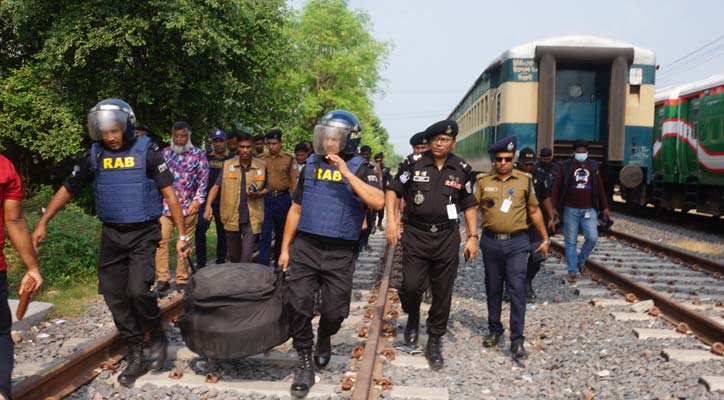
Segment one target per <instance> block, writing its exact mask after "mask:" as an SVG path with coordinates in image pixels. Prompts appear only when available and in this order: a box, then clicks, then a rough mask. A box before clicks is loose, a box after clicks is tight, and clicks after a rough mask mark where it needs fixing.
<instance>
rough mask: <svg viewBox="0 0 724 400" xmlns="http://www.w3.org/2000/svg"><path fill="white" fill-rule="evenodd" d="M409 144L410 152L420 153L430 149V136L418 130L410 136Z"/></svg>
mask: <svg viewBox="0 0 724 400" xmlns="http://www.w3.org/2000/svg"><path fill="white" fill-rule="evenodd" d="M410 146H412V154H421V153H424V152H426V151H428V150H430V138H429V137H427V136H425V132H424V131H422V132H418V133H416V134H414V135H412V137H411V138H410Z"/></svg>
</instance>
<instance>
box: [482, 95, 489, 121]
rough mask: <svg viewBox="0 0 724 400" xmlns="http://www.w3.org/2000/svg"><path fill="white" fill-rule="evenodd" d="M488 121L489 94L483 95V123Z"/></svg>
mask: <svg viewBox="0 0 724 400" xmlns="http://www.w3.org/2000/svg"><path fill="white" fill-rule="evenodd" d="M487 122H488V95H485V97H483V123H487Z"/></svg>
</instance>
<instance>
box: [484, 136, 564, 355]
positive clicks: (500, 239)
mask: <svg viewBox="0 0 724 400" xmlns="http://www.w3.org/2000/svg"><path fill="white" fill-rule="evenodd" d="M517 141H518V139H517V137H515V136H511V137H507V138H504V139H502V140H499V141H498V142H496V143H494V144H493V145H491V146H490V147H489V148H488V151H489V152H490V153H491V155H492V156H493V157H492V159H493V171H491V172H490V173H483V174H480V175H478V177H477V179H476V183H475V185H476V191H475V193H476V196H477V197H478V200H479V202H480V211H481V213H482V224H481V226H482V227H483V237H482V238H481V240H480V249H481V251H482V253H483V263H484V264H485V294H486V298H487V303H488V335H487V336H486V338H485V339H484V340H483V344H484V345H485V346H486V347H493V346H497V345H498V343H499V342H500V337H501V336H502V335H503V325H502V324H501V322H500V313H501V304H502V299H501V294H502V291H503V282H505V283H506V285H507V287H508V291H509V295H510V352H511V355H512V357H513V358H514V359H516V360H518V359H521V358H525V357H527V353H526V351H525V348H524V347H523V342H524V341H525V336H523V331H524V326H525V287H524V285H525V275H526V271H527V263H528V255H529V253H530V251H531V245H530V239H529V238H528V219H530V221H532V222H533V224H534V225H535V228H536V230H537V231H538V233H539V234H540V236H541V237H542V239H543V240H542V242H541V244H540V245H539V246H538V247H536V248H535V249H533V250H534V251H535V252H542V254H543V257H547V256H548V245H549V244H550V240H548V233H547V232H546V229H545V225H544V224H543V217H542V215H541V213H540V209H539V208H538V199H537V198H536V196H535V190H534V189H533V181H532V179H531V177H530V176H529V175H527V174H526V173H524V172H522V171H518V170H516V169H514V168H513V160H514V159H515V147H516V145H517Z"/></svg>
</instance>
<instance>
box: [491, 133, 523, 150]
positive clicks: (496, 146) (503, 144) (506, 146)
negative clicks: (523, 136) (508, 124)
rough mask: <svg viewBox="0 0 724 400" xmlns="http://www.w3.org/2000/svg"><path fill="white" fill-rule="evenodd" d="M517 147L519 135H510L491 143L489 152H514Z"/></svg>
mask: <svg viewBox="0 0 724 400" xmlns="http://www.w3.org/2000/svg"><path fill="white" fill-rule="evenodd" d="M516 147H518V137H517V136H508V137H507V138H503V139H500V140H498V141H497V142H495V143H493V144H492V145H490V147H488V153H493V154H495V153H514V152H515V149H516Z"/></svg>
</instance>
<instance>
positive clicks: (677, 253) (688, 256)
mask: <svg viewBox="0 0 724 400" xmlns="http://www.w3.org/2000/svg"><path fill="white" fill-rule="evenodd" d="M609 234H610V235H611V236H613V237H614V238H617V239H622V240H625V241H627V242H630V243H635V244H637V245H638V246H639V247H644V248H646V247H648V248H649V249H651V250H652V251H655V252H657V253H658V252H661V253H664V254H668V255H669V256H670V257H672V258H674V259H677V258H678V259H679V260H681V261H682V262H685V263H687V264H689V265H692V266H693V265H698V266H699V267H700V268H701V269H703V270H705V271H707V272H709V273H710V274H712V275H713V274H718V275H717V276H724V264H722V263H720V262H717V261H715V260H712V259H709V258H706V257H702V256H700V255H697V254H693V253H690V252H687V251H683V250H678V249H675V248H671V247H668V246H665V245H662V244H661V243H657V242H653V241H650V240H647V239H643V238H640V237H636V236H633V235H630V234H628V233H624V232H619V231H611V232H610V233H609Z"/></svg>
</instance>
